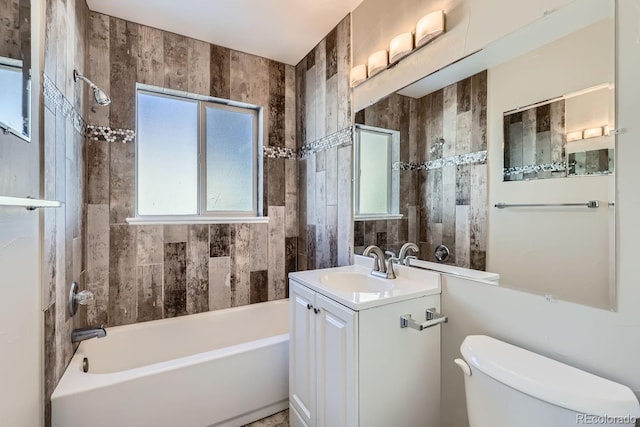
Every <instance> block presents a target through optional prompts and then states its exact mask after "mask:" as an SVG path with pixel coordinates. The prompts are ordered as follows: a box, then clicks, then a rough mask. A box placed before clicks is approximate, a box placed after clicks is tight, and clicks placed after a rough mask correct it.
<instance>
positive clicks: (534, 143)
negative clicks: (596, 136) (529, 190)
mask: <svg viewBox="0 0 640 427" xmlns="http://www.w3.org/2000/svg"><path fill="white" fill-rule="evenodd" d="M503 122H504V168H505V169H508V168H518V167H522V166H533V165H547V166H548V165H550V164H554V163H555V164H557V163H562V162H565V161H566V156H565V144H566V140H565V135H564V134H565V129H564V128H565V125H564V123H565V102H564V99H561V100H559V101H555V102H552V103H550V104H545V105H541V106H538V107H534V108H529V109H527V110H524V111H519V112H517V113H513V114H509V115H506V116H505V117H504V119H503ZM607 167H608V156H607ZM566 175H567V172H566V170H562V171H553V172H552V171H535V172H526V173H518V174H513V175H505V177H504V180H505V181H521V180H523V179H540V178H551V177H558V176H566Z"/></svg>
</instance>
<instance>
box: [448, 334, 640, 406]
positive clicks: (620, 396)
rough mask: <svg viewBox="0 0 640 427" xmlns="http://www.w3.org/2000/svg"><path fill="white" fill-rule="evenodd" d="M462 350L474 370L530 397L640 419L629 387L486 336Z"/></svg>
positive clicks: (474, 337)
mask: <svg viewBox="0 0 640 427" xmlns="http://www.w3.org/2000/svg"><path fill="white" fill-rule="evenodd" d="M460 351H461V353H462V355H463V356H464V358H465V360H466V361H467V363H469V364H470V365H471V371H472V375H473V369H474V368H475V369H478V370H479V371H481V372H483V373H484V374H486V375H488V376H490V377H492V378H493V379H495V380H497V381H499V382H501V383H503V384H505V385H507V386H509V387H512V388H514V389H516V390H518V391H520V392H522V393H525V394H528V395H529V396H532V397H535V398H538V399H540V400H543V401H545V402H548V403H551V404H553V405H556V406H560V407H563V408H566V409H569V410H572V411H575V412H579V413H583V414H589V415H599V416H614V417H618V416H621V417H624V416H631V417H640V405H639V404H638V400H637V399H636V397H635V395H634V393H633V392H632V391H631V389H629V388H628V387H626V386H624V385H622V384H618V383H615V382H613V381H609V380H607V379H604V378H601V377H598V376H596V375H593V374H590V373H588V372H585V371H581V370H580V369H577V368H574V367H572V366H569V365H565V364H564V363H560V362H557V361H555V360H552V359H549V358H547V357H544V356H541V355H539V354H536V353H533V352H531V351H528V350H525V349H522V348H520V347H516V346H514V345H511V344H508V343H506V342H503V341H499V340H497V339H495V338H491V337H488V336H486V335H470V336H468V337H466V338H465V339H464V341H463V342H462V345H461V346H460Z"/></svg>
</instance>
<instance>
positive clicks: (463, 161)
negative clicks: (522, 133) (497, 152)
mask: <svg viewBox="0 0 640 427" xmlns="http://www.w3.org/2000/svg"><path fill="white" fill-rule="evenodd" d="M486 162H487V150H484V151H476V152H475V153H467V154H459V155H457V156H450V157H445V158H443V159H435V160H429V161H428V162H422V163H410V162H395V163H394V164H393V165H392V167H393V170H403V171H425V170H432V169H440V168H443V167H446V166H460V165H475V164H485V163H486Z"/></svg>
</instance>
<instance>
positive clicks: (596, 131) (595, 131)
mask: <svg viewBox="0 0 640 427" xmlns="http://www.w3.org/2000/svg"><path fill="white" fill-rule="evenodd" d="M602 135H604V133H603V129H602V127H597V128H589V129H585V130H584V131H582V138H583V139H587V138H596V137H598V136H602Z"/></svg>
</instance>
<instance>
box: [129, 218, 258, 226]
mask: <svg viewBox="0 0 640 427" xmlns="http://www.w3.org/2000/svg"><path fill="white" fill-rule="evenodd" d="M127 223H128V224H131V225H154V224H155V225H159V224H163V225H164V224H167V225H168V224H244V223H251V224H267V223H269V217H268V216H229V217H206V216H184V217H135V218H127Z"/></svg>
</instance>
